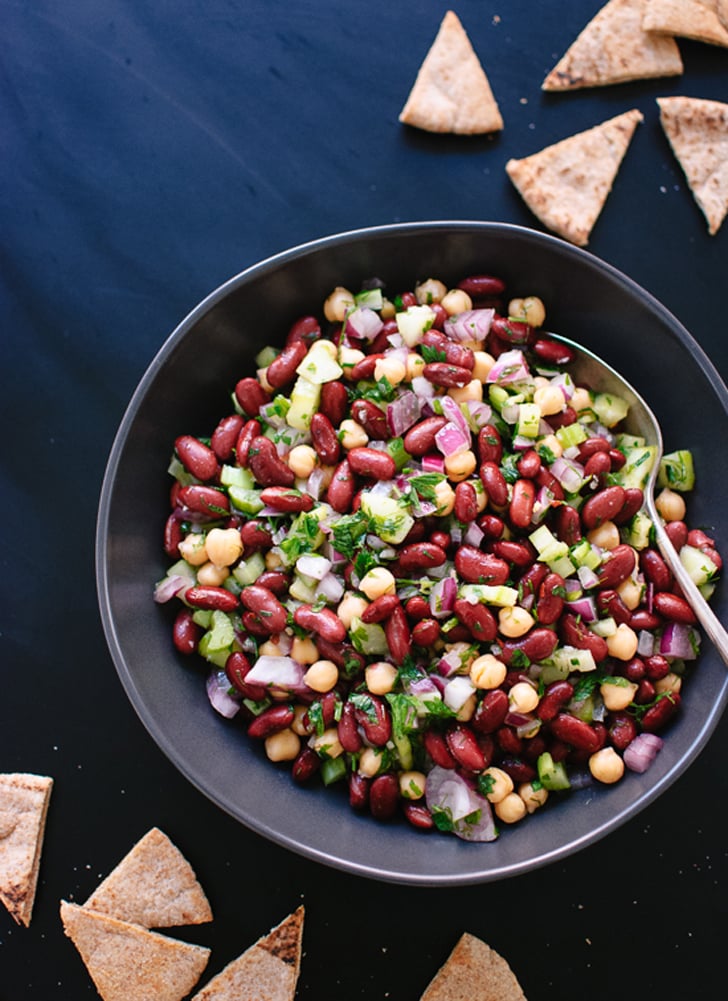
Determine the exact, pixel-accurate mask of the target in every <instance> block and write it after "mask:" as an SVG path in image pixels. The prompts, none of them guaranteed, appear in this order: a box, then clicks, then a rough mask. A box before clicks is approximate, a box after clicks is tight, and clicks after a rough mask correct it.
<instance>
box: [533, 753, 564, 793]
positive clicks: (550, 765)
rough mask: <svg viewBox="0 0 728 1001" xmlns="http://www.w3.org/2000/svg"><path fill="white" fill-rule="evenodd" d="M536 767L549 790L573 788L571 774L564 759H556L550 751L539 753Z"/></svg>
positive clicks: (541, 780)
mask: <svg viewBox="0 0 728 1001" xmlns="http://www.w3.org/2000/svg"><path fill="white" fill-rule="evenodd" d="M536 769H537V771H538V780H539V782H540V783H541V785H542V786H543V787H544V789H548V790H549V792H557V791H561V790H564V789H570V788H571V783H570V782H569V776H568V775H567V773H566V767H565V765H564V763H563V761H554V759H553V758H552V757H551V755H550V754H549V752H548V751H544V752H543V754H539V756H538V759H537V761H536Z"/></svg>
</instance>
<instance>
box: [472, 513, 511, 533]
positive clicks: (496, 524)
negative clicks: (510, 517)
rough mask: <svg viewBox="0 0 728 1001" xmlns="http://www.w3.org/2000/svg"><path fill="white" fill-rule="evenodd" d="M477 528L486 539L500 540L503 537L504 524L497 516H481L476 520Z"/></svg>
mask: <svg viewBox="0 0 728 1001" xmlns="http://www.w3.org/2000/svg"><path fill="white" fill-rule="evenodd" d="M478 528H479V529H480V530H481V532H482V533H483V535H484V536H485V538H486V539H501V538H502V537H503V536H504V535H505V531H506V523H505V522H504V521H503V519H502V518H499V517H498V515H497V514H490V513H489V512H488V513H487V514H482V515H481V516H480V518H478Z"/></svg>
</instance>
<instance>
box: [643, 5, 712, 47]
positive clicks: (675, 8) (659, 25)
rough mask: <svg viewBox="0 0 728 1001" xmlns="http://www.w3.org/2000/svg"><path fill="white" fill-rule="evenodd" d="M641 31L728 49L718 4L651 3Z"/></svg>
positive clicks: (646, 11)
mask: <svg viewBox="0 0 728 1001" xmlns="http://www.w3.org/2000/svg"><path fill="white" fill-rule="evenodd" d="M642 27H643V28H644V30H645V31H654V32H657V33H659V34H662V35H678V36H679V37H680V38H691V39H693V41H695V42H705V43H706V44H708V45H726V46H728V29H727V28H726V27H725V26H724V25H723V23H722V22H721V19H720V18H719V17H718V0H648V2H647V7H646V9H645V14H644V17H643V18H642Z"/></svg>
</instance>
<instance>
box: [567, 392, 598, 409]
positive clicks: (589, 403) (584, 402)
mask: <svg viewBox="0 0 728 1001" xmlns="http://www.w3.org/2000/svg"><path fill="white" fill-rule="evenodd" d="M569 406H570V407H572V409H573V410H576V412H577V414H581V413H583V412H584V411H585V410H591V409H592V408H593V406H594V399H593V397H592V395H591V393H590V392H589V390H588V389H585V388H584V386H577V387H576V389H575V390H574V395H573V396H572V397H571V399H570V400H569Z"/></svg>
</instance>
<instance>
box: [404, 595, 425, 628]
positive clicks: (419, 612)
mask: <svg viewBox="0 0 728 1001" xmlns="http://www.w3.org/2000/svg"><path fill="white" fill-rule="evenodd" d="M404 610H405V612H406V613H407V615H408V616H409V617H410V618H411V619H415V620H416V621H419V620H420V619H424V618H426V617H427V616H428V615H430V603H429V601H427V599H426V598H423V597H422V595H421V594H414V595H413V596H412V597H411V598H408V599H407V601H406V602H405V606H404Z"/></svg>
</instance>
